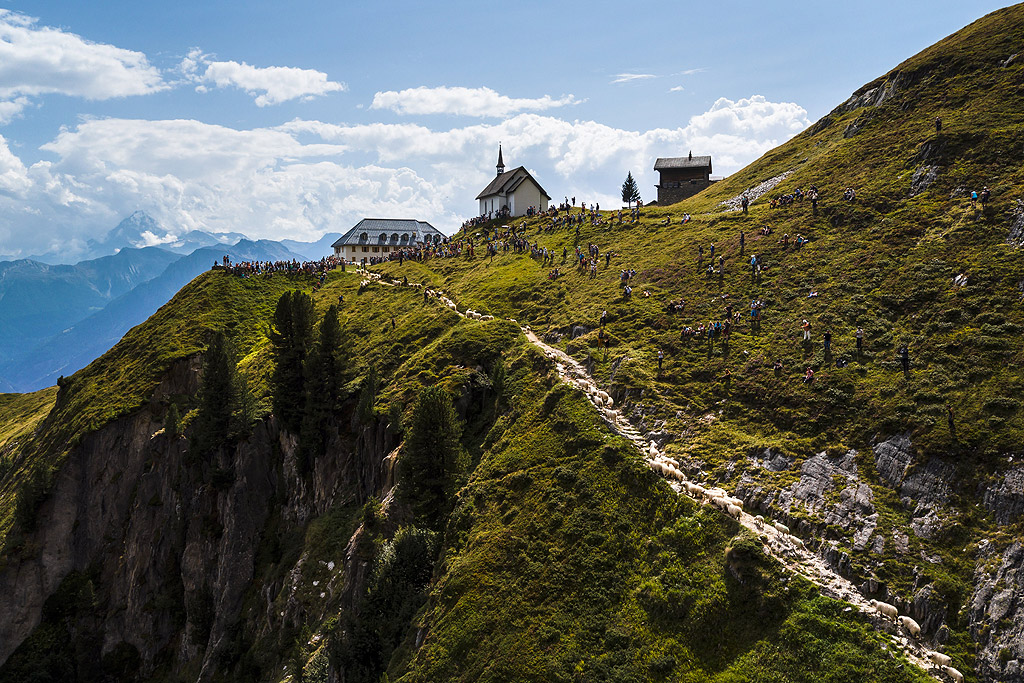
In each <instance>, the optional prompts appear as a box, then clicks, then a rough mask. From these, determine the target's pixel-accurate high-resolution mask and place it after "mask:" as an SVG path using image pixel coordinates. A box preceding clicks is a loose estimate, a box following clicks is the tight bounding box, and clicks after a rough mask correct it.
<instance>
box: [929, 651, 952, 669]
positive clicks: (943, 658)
mask: <svg viewBox="0 0 1024 683" xmlns="http://www.w3.org/2000/svg"><path fill="white" fill-rule="evenodd" d="M928 658H929V659H931V660H932V662H933V663H935V664H938V665H939V666H949V665H950V664H952V663H953V660H952V659H950V658H949V655H944V654H942V653H941V652H929V653H928Z"/></svg>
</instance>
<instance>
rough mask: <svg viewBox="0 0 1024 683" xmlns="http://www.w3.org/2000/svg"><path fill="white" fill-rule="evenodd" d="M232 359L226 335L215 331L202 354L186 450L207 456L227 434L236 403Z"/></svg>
mask: <svg viewBox="0 0 1024 683" xmlns="http://www.w3.org/2000/svg"><path fill="white" fill-rule="evenodd" d="M234 374H235V360H234V358H233V357H232V353H231V349H230V348H229V345H228V341H227V338H226V337H225V336H224V333H223V332H217V333H216V334H215V335H214V336H213V340H212V341H211V342H210V346H209V347H207V349H206V353H205V354H204V355H203V383H202V386H200V388H199V408H198V410H197V411H196V417H195V420H194V421H193V423H192V425H193V427H192V439H191V442H190V444H189V451H190V452H191V453H192V454H193V455H196V456H199V457H203V456H207V455H209V454H210V453H212V452H213V451H215V450H216V449H217V448H219V447H221V446H222V445H224V443H226V442H227V440H228V437H229V436H230V434H231V413H232V411H233V409H234V405H233V404H234V403H236V401H235V399H234V397H233V395H232V394H233V392H234V390H235V378H234Z"/></svg>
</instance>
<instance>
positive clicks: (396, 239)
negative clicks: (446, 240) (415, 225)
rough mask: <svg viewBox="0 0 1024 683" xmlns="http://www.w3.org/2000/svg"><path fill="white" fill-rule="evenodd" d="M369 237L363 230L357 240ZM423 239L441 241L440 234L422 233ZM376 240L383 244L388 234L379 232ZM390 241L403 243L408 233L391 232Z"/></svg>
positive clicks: (366, 239) (362, 240) (365, 239)
mask: <svg viewBox="0 0 1024 683" xmlns="http://www.w3.org/2000/svg"><path fill="white" fill-rule="evenodd" d="M414 237H415V236H414ZM369 239H370V236H369V235H368V234H367V233H365V232H363V233H360V234H359V241H360V242H366V241H368V240H369ZM423 240H424V241H425V242H440V241H441V236H440V235H424V236H423ZM377 241H378V242H380V243H382V244H383V243H384V242H387V241H388V236H387V235H385V234H384V233H381V234H380V236H379V237H378V238H377ZM391 241H392V242H399V241H401V242H402V243H403V244H405V243H407V242H408V241H409V234H408V233H402V235H401V236H399V234H398V233H397V232H395V233H392V234H391Z"/></svg>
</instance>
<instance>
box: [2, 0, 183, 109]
mask: <svg viewBox="0 0 1024 683" xmlns="http://www.w3.org/2000/svg"><path fill="white" fill-rule="evenodd" d="M166 87H167V85H166V83H164V81H163V78H162V76H161V75H160V72H159V71H158V70H157V69H156V68H155V67H153V66H151V65H150V64H149V61H148V60H147V59H146V56H145V55H144V54H142V53H141V52H133V51H131V50H124V49H122V48H119V47H114V46H113V45H104V44H101V43H93V42H90V41H88V40H85V39H84V38H82V37H80V36H77V35H75V34H73V33H67V32H65V31H62V30H60V29H56V28H50V27H47V26H38V25H37V20H36V19H34V18H31V17H27V16H25V15H23V14H18V13H15V12H11V11H9V10H3V9H0V120H2V119H10V117H12V116H14V115H16V114H17V113H19V112H20V111H21V110H22V109H24V107H25V106H27V104H28V100H27V99H26V98H27V97H36V96H40V95H45V94H50V93H60V94H63V95H73V96H77V97H84V98H87V99H91V100H105V99H110V98H113V97H126V96H128V95H146V94H149V93H153V92H157V91H159V90H163V89H165V88H166Z"/></svg>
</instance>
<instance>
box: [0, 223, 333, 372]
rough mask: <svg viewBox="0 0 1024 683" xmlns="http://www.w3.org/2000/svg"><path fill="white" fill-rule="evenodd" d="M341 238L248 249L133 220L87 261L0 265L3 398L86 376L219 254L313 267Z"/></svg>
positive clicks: (222, 237) (228, 238)
mask: <svg viewBox="0 0 1024 683" xmlns="http://www.w3.org/2000/svg"><path fill="white" fill-rule="evenodd" d="M339 236H340V235H339V234H338V233H328V234H327V235H324V237H323V238H321V239H320V240H318V241H316V242H298V241H295V240H282V241H280V242H277V241H272V240H259V241H251V240H248V239H247V238H246V237H245V236H244V235H241V234H237V233H225V234H219V235H214V234H211V233H206V232H202V231H198V230H195V231H191V232H188V233H185V234H184V235H182V236H180V237H176V236H175V235H173V234H172V233H170V232H169V231H168V230H166V229H164V228H162V227H161V226H160V225H159V224H158V223H157V222H156V221H154V220H153V218H152V217H150V216H149V215H148V214H146V213H145V212H142V211H136V212H135V213H133V214H132V215H131V216H129V217H128V218H126V219H124V220H123V221H121V222H120V223H119V224H118V225H117V227H115V228H114V229H113V230H111V231H110V232H109V233H108V234H107V235H106V236H105V237H104V238H103V239H102V240H99V241H90V242H89V247H88V253H89V254H90V258H89V259H88V260H84V261H80V262H79V263H77V264H74V265H66V264H54V262H53V260H52V259H53V258H54V257H55V255H53V254H50V255H43V257H42V258H43V259H50V260H49V261H43V260H37V259H19V260H16V261H0V392H10V391H34V390H36V389H41V388H43V387H46V386H50V385H52V384H54V383H55V382H56V380H57V378H58V377H59V376H60V375H69V374H71V373H73V372H75V371H76V370H78V369H80V368H82V367H85V366H86V365H88V364H89V363H90V362H91V361H92V360H93V359H94V358H96V357H98V356H100V355H102V354H103V353H104V352H105V351H106V350H107V349H109V348H110V347H111V346H113V345H114V344H115V343H117V341H118V340H119V339H120V338H121V337H122V336H123V335H124V333H125V332H127V331H128V330H129V329H131V328H132V327H133V326H135V325H137V324H139V323H141V322H142V321H143V320H145V319H146V318H148V317H149V316H150V315H152V314H153V313H154V312H155V311H156V310H157V309H158V308H160V306H162V305H163V304H165V303H166V302H167V301H168V300H170V298H171V297H172V296H174V294H175V293H176V292H177V291H178V290H179V289H181V288H182V287H183V286H184V285H185V284H186V283H187V282H189V281H190V280H191V279H192V278H194V277H195V276H196V275H198V274H199V273H201V272H203V271H204V270H206V269H207V268H209V267H210V266H211V265H212V263H213V262H214V261H216V260H219V259H220V258H221V257H223V256H224V255H227V256H229V257H230V258H231V260H232V261H250V260H260V261H278V260H291V259H298V260H313V259H318V258H322V257H324V256H327V255H329V254H330V253H331V247H330V245H331V243H333V242H334V241H335V240H336V239H337V238H338V237H339ZM154 243H156V244H158V245H159V246H153V244H154Z"/></svg>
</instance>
